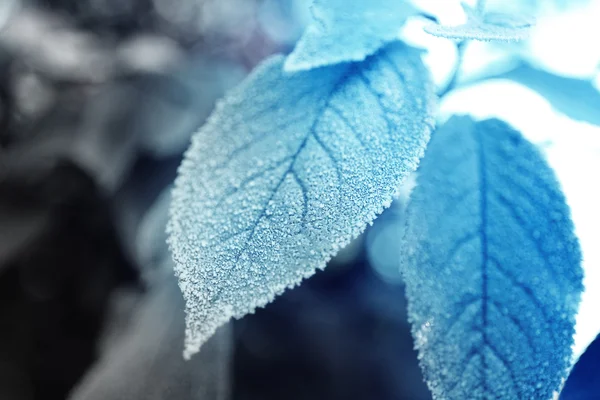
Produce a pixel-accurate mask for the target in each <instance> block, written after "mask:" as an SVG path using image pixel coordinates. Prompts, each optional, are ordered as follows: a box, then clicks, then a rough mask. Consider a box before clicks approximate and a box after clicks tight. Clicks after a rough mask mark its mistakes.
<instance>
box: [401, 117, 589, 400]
mask: <svg viewBox="0 0 600 400" xmlns="http://www.w3.org/2000/svg"><path fill="white" fill-rule="evenodd" d="M419 171H420V172H419V178H418V182H417V187H416V188H415V189H414V192H413V194H412V198H411V202H410V205H409V207H408V211H407V213H408V216H407V232H406V239H405V241H406V243H404V248H405V249H406V252H407V256H406V259H405V262H404V263H403V265H402V270H403V271H402V272H403V274H404V276H405V282H406V286H407V296H408V299H409V310H408V311H409V317H410V319H411V322H412V324H413V336H414V339H415V346H416V348H417V349H418V351H419V358H420V360H421V367H422V368H423V371H424V374H425V377H426V379H427V381H428V384H429V387H430V389H431V391H432V393H433V395H434V398H436V399H447V400H453V399H460V400H462V399H489V398H495V399H544V400H546V399H550V398H551V397H552V394H553V392H554V391H556V390H557V389H558V388H559V385H560V383H561V381H562V379H563V378H564V377H565V374H566V371H567V369H568V367H569V366H570V362H571V345H572V343H573V333H574V328H573V327H574V323H575V318H574V316H575V313H576V311H577V307H578V303H579V298H580V293H581V291H582V270H581V266H580V263H581V253H580V249H579V244H578V241H577V239H576V237H575V236H574V234H573V224H572V223H571V220H570V212H569V209H568V207H567V206H566V204H565V199H564V196H563V194H562V192H561V190H560V188H559V185H558V183H557V181H556V178H555V177H554V174H553V172H552V170H551V169H550V167H548V165H547V164H546V162H545V161H544V160H543V159H542V157H541V156H540V154H539V153H538V151H537V150H536V148H535V147H534V146H533V145H532V144H530V143H529V142H527V141H526V140H525V139H524V138H523V137H522V136H521V135H520V134H519V133H518V132H516V131H514V130H512V129H511V128H509V127H508V126H507V125H506V124H505V123H503V122H501V121H499V120H487V121H484V122H480V123H475V122H473V121H472V120H470V119H469V118H466V117H464V118H456V117H455V118H453V119H451V120H450V121H449V122H448V124H447V125H446V126H444V127H443V128H441V129H440V130H439V131H436V133H435V134H434V138H433V140H432V141H431V144H430V146H429V148H428V150H427V154H426V156H425V158H424V159H423V162H422V163H421V167H420V169H419Z"/></svg>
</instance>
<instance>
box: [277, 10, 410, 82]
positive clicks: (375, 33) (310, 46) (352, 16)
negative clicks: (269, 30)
mask: <svg viewBox="0 0 600 400" xmlns="http://www.w3.org/2000/svg"><path fill="white" fill-rule="evenodd" d="M311 12H312V16H313V18H312V19H313V21H312V23H311V24H310V25H309V26H308V28H307V29H306V31H305V32H304V34H303V35H302V37H301V38H300V40H299V41H298V44H297V45H296V48H295V49H294V51H293V52H292V53H291V54H290V55H289V56H288V59H287V60H286V61H285V70H286V71H288V72H291V71H304V70H309V69H313V68H317V67H322V66H325V65H333V64H338V63H341V62H348V61H362V60H364V59H365V58H366V57H368V56H370V55H372V54H374V53H375V52H377V50H379V49H381V48H382V47H383V46H384V45H386V44H387V43H389V42H391V41H395V40H397V39H398V36H399V33H400V28H402V26H403V25H404V22H405V21H406V19H407V18H408V17H410V16H411V15H414V14H416V13H417V10H416V9H415V8H414V7H413V6H412V5H411V4H410V3H409V2H408V1H405V0H368V1H366V0H315V1H314V3H313V4H312V6H311Z"/></svg>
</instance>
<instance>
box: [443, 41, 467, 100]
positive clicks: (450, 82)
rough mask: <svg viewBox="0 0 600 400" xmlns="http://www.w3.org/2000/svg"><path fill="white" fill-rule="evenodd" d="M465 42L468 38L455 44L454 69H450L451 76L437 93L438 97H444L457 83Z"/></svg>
mask: <svg viewBox="0 0 600 400" xmlns="http://www.w3.org/2000/svg"><path fill="white" fill-rule="evenodd" d="M467 43H468V40H462V41H460V42H458V43H457V44H456V51H457V55H456V62H455V63H454V70H453V71H452V76H451V77H450V79H449V80H448V83H447V84H446V87H444V89H442V90H441V91H440V92H439V93H438V96H439V97H444V96H445V95H447V94H448V93H449V92H451V91H452V90H453V89H454V88H455V87H456V85H457V83H458V76H459V74H460V67H461V65H462V62H463V58H464V56H465V50H466V47H467Z"/></svg>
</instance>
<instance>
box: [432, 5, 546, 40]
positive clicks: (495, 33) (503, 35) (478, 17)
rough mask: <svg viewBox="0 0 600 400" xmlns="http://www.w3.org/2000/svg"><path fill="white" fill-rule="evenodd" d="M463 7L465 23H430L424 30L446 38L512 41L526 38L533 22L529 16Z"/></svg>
mask: <svg viewBox="0 0 600 400" xmlns="http://www.w3.org/2000/svg"><path fill="white" fill-rule="evenodd" d="M463 7H464V9H465V12H466V14H467V23H466V24H464V25H458V26H444V25H438V24H434V23H432V24H429V25H427V26H426V27H425V31H426V32H427V33H430V34H432V35H434V36H439V37H445V38H448V39H458V40H465V39H473V40H482V41H492V40H499V41H504V42H514V41H520V40H523V39H526V38H527V37H528V36H529V33H530V30H531V27H532V26H533V25H534V23H535V20H534V18H533V17H529V16H523V15H514V14H504V13H495V12H490V13H484V14H480V13H479V12H478V11H477V10H475V9H473V8H471V7H469V6H468V5H463Z"/></svg>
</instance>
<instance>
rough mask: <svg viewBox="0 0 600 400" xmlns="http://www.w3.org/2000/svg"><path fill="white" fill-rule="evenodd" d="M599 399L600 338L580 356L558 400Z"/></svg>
mask: <svg viewBox="0 0 600 400" xmlns="http://www.w3.org/2000/svg"><path fill="white" fill-rule="evenodd" d="M599 397H600V336H598V337H597V338H596V340H594V341H593V342H592V344H590V345H589V347H588V348H587V349H586V351H585V353H583V354H582V355H581V357H580V358H579V360H578V361H577V364H575V366H574V367H573V370H572V371H571V373H570V374H569V378H568V379H567V382H566V383H565V386H564V388H563V390H562V392H561V393H560V400H597V399H598V398H599Z"/></svg>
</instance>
